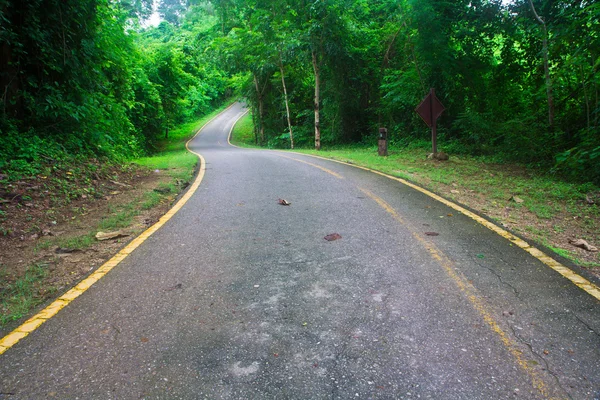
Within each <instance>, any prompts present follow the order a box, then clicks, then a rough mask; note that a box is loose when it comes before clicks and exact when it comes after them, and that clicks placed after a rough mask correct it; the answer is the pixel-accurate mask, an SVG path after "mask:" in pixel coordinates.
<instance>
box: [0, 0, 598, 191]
mask: <svg viewBox="0 0 600 400" xmlns="http://www.w3.org/2000/svg"><path fill="white" fill-rule="evenodd" d="M155 9H156V11H157V12H158V13H159V15H160V16H161V18H162V22H161V23H160V24H159V25H158V26H156V27H144V21H145V20H146V19H148V18H149V16H150V15H151V13H152V10H153V2H152V1H151V0H78V1H74V0H47V1H44V2H42V1H41V0H31V1H27V2H22V1H13V0H0V21H2V24H1V25H0V42H1V43H2V44H1V46H2V58H1V61H0V82H1V84H2V92H1V93H2V113H1V115H0V130H1V132H2V133H1V138H2V146H0V169H4V170H11V171H23V172H28V173H35V170H30V171H29V170H28V168H30V169H31V168H33V167H30V166H31V165H34V164H35V163H33V164H32V162H33V161H34V160H40V159H53V158H56V157H60V156H61V155H62V154H67V153H69V154H87V155H88V156H103V157H108V158H112V159H126V158H128V157H132V156H134V155H137V154H141V153H145V152H151V151H152V149H153V147H154V145H155V143H156V141H157V140H158V139H159V138H160V137H162V136H163V135H164V134H165V133H166V132H167V130H168V128H169V127H170V126H173V125H174V124H177V123H180V122H183V121H186V120H189V119H191V118H194V117H195V116H198V115H199V114H201V113H203V112H206V111H207V110H209V109H210V108H211V107H213V106H214V105H215V104H216V103H217V102H219V101H221V100H222V99H223V97H224V96H226V95H231V94H232V93H238V94H239V95H243V96H244V97H246V99H247V101H248V103H249V106H250V108H251V109H252V110H253V118H254V122H255V132H256V142H257V144H259V145H263V146H269V147H282V148H286V147H288V148H289V147H292V146H293V145H294V144H295V145H296V146H311V147H312V146H316V147H319V146H321V144H323V145H329V144H334V143H371V142H373V141H374V140H375V137H376V134H377V132H378V128H379V127H387V128H388V130H389V132H390V139H391V141H392V143H393V144H395V145H404V144H407V143H410V142H411V141H423V140H426V139H427V137H428V130H427V127H426V126H425V125H424V124H423V123H422V121H421V120H420V119H419V117H418V116H417V115H416V114H415V112H414V109H415V107H416V106H417V104H418V103H419V102H420V100H421V99H422V98H423V97H424V96H425V95H426V94H427V93H428V92H429V89H430V88H435V90H436V93H437V95H438V97H439V98H440V99H441V100H442V102H443V103H444V105H445V106H446V112H445V113H444V114H443V116H442V118H441V120H440V123H439V133H440V135H441V137H440V144H441V147H442V148H443V149H444V150H446V151H448V152H452V153H468V154H472V155H493V156H494V157H495V158H496V159H497V160H499V161H501V160H510V161H519V162H525V163H531V164H536V165H541V166H543V167H545V168H548V169H552V170H554V171H559V172H561V173H563V174H566V175H570V176H572V177H576V178H577V179H584V180H589V181H595V182H599V181H600V168H599V167H598V166H597V164H598V161H599V160H600V130H599V116H600V115H599V114H600V99H599V97H598V86H599V83H600V75H599V74H598V67H599V65H600V4H598V3H597V2H593V1H589V0H578V1H569V2H567V1H560V0H553V1H550V0H514V1H513V2H510V3H505V2H501V1H500V0H454V1H448V0H377V1H375V0H359V1H349V0H296V1H291V0H277V1H274V0H243V1H242V0H212V1H200V0H187V1H183V0H160V1H157V2H156V4H155ZM34 169H35V168H34Z"/></svg>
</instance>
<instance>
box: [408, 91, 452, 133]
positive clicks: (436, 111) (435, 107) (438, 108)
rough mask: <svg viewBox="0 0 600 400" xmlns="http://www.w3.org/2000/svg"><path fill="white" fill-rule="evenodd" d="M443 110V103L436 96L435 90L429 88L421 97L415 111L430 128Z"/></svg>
mask: <svg viewBox="0 0 600 400" xmlns="http://www.w3.org/2000/svg"><path fill="white" fill-rule="evenodd" d="M444 110H445V108H444V105H443V104H442V102H441V101H440V100H439V99H438V98H437V97H436V95H435V90H433V89H431V91H430V92H429V94H428V95H427V96H426V97H425V98H424V99H423V101H422V102H421V104H419V106H418V107H417V108H416V110H415V111H416V112H417V114H419V116H420V117H421V118H423V121H425V123H426V124H427V126H428V127H430V128H431V127H432V126H433V124H434V122H435V121H436V120H437V119H438V118H439V117H440V115H442V113H443V112H444Z"/></svg>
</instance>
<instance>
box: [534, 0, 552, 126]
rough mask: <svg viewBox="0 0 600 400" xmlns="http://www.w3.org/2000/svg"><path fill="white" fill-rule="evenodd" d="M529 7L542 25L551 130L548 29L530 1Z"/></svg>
mask: <svg viewBox="0 0 600 400" xmlns="http://www.w3.org/2000/svg"><path fill="white" fill-rule="evenodd" d="M529 6H530V7H531V11H532V12H533V15H534V16H535V19H536V20H537V21H538V22H539V23H540V24H541V25H542V29H543V32H544V41H543V45H542V54H543V57H544V76H545V78H546V97H547V99H548V125H550V128H552V127H553V126H554V100H553V98H552V79H551V78H550V66H549V62H548V28H547V27H546V23H545V22H544V20H543V19H542V18H540V16H539V15H538V13H537V12H536V11H535V7H534V6H533V1H532V0H529Z"/></svg>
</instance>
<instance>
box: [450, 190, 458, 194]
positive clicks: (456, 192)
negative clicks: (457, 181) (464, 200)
mask: <svg viewBox="0 0 600 400" xmlns="http://www.w3.org/2000/svg"><path fill="white" fill-rule="evenodd" d="M450 193H454V194H460V191H458V190H451V191H450Z"/></svg>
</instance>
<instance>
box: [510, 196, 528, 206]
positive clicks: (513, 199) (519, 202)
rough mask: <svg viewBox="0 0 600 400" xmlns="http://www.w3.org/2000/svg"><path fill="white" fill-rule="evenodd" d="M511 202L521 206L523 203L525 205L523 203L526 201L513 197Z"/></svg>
mask: <svg viewBox="0 0 600 400" xmlns="http://www.w3.org/2000/svg"><path fill="white" fill-rule="evenodd" d="M510 200H512V201H514V202H515V203H517V204H521V203H523V202H524V201H525V200H523V199H522V198H520V197H517V196H513V197H511V198H510Z"/></svg>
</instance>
